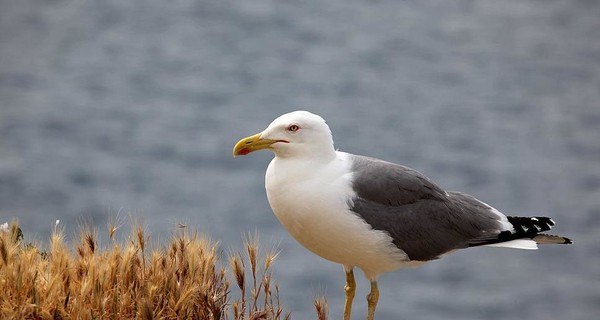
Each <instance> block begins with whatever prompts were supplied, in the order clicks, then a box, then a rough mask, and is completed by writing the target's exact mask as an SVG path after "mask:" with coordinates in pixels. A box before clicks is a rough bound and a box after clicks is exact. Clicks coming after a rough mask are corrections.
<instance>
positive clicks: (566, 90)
mask: <svg viewBox="0 0 600 320" xmlns="http://www.w3.org/2000/svg"><path fill="white" fill-rule="evenodd" d="M295 109H306V110H310V111H313V112H316V113H318V114H320V115H322V116H323V117H324V118H325V119H327V120H328V123H329V125H330V126H331V128H332V131H333V133H334V139H335V141H336V147H337V148H339V149H341V150H344V151H348V152H352V153H358V154H365V155H370V156H375V157H379V158H383V159H386V160H389V161H392V162H397V163H402V164H405V165H408V166H411V167H413V168H415V169H417V170H419V171H421V172H423V173H425V174H426V175H427V176H429V177H430V178H431V179H433V180H434V181H436V182H438V184H439V185H441V186H442V187H444V188H446V189H449V190H461V191H465V192H468V193H471V194H474V195H475V196H477V197H478V198H480V199H481V200H483V201H485V202H487V203H490V204H492V205H494V206H496V207H497V208H498V209H499V210H501V211H503V212H505V213H509V214H521V215H547V216H550V217H553V218H554V220H555V221H556V222H557V225H556V227H555V229H554V231H555V232H556V233H559V234H563V235H567V236H569V237H572V238H573V239H574V240H575V245H572V246H546V247H542V248H541V249H540V250H538V251H535V252H531V251H517V250H508V249H505V250H501V249H471V250H465V251H460V252H458V253H456V254H453V255H449V256H447V257H444V258H443V259H441V260H438V261H434V262H431V263H429V264H427V265H425V266H424V267H421V268H419V269H414V270H400V271H398V272H394V273H389V274H386V275H383V276H382V277H381V279H380V291H381V299H380V303H379V307H378V318H379V319H397V318H400V317H402V318H403V319H484V318H485V319H591V318H595V317H597V315H598V314H600V267H599V266H600V240H599V239H598V236H599V232H598V231H599V227H600V2H598V1H558V0H556V1H550V0H544V1H542V0H538V1H535V0H518V1H517V0H515V1H493V0H487V1H485V0H482V1H467V0H460V1H442V0H438V1H417V0H411V1H397V0H393V1H392V0H389V1H386V0H381V1H365V0H361V1H359V0H330V1H283V0H264V1H263V0H256V1H233V0H219V1H201V0H198V1H193V0H179V1H164V0H130V1H122V0H112V1H109V0H107V1H98V0H95V1H94V0H71V1H67V0H52V1H50V0H46V1H34V0H12V1H11V0H2V1H0V222H3V221H7V220H10V219H12V218H14V217H17V218H18V219H19V220H20V222H21V224H22V226H23V229H24V231H25V233H26V235H28V237H30V238H32V239H37V240H39V241H46V240H47V238H48V235H49V233H50V230H51V229H52V226H53V225H54V221H55V220H56V219H60V220H61V224H62V225H63V226H65V228H67V230H68V231H72V233H75V231H74V230H76V229H77V227H78V225H79V224H81V223H92V224H93V225H95V226H96V227H97V228H98V229H99V230H100V233H103V231H104V230H105V226H106V223H107V221H108V217H109V216H111V215H112V216H114V215H115V214H117V213H120V214H121V215H124V216H127V214H128V213H133V215H134V216H136V217H138V218H141V219H143V222H144V223H145V225H147V229H148V231H149V232H150V233H151V234H152V236H153V238H154V237H157V238H162V239H166V238H167V237H168V235H169V234H170V233H171V232H173V230H175V229H176V225H177V223H185V224H186V225H188V226H189V227H190V228H194V229H198V230H200V231H202V232H205V233H207V234H208V235H210V237H211V238H213V239H214V240H218V241H219V242H221V245H222V248H223V250H224V252H227V251H229V250H230V249H231V248H239V247H240V245H241V235H242V234H243V233H247V232H253V231H255V230H256V231H258V232H259V233H260V235H261V240H262V241H261V242H262V243H263V244H265V246H268V245H269V244H272V243H278V244H279V249H280V250H281V254H280V256H279V260H278V262H277V263H276V264H275V269H274V273H275V278H276V279H277V280H278V282H279V284H280V286H281V291H282V297H281V299H282V303H283V304H284V305H285V306H286V307H287V309H288V310H289V311H292V314H293V317H294V318H295V319H309V318H314V312H313V308H312V299H313V297H314V296H315V295H317V294H324V295H325V296H326V297H327V299H328V301H329V304H330V308H331V311H330V315H331V317H332V319H337V318H340V316H341V312H342V303H343V291H342V286H343V282H344V274H343V272H342V269H341V267H339V266H337V265H335V264H332V263H330V262H327V261H325V260H322V259H320V258H318V257H316V256H314V255H312V254H311V253H309V252H307V251H306V250H304V249H303V248H302V247H301V246H299V245H298V244H297V243H296V242H295V241H294V240H293V239H292V238H291V237H290V236H289V235H287V234H286V233H285V231H284V230H283V228H282V227H281V226H279V225H278V222H277V221H276V219H275V218H274V216H273V215H272V213H271V211H270V208H269V206H268V203H267V200H266V197H265V194H264V188H263V175H264V170H265V168H266V165H267V163H268V161H269V160H270V158H271V157H272V155H271V154H269V153H268V152H263V153H256V154H252V155H249V156H247V157H242V158H237V159H233V158H232V157H231V148H232V146H233V144H234V143H235V142H236V141H237V140H238V139H239V138H241V137H243V136H246V135H249V134H253V133H255V132H258V131H260V130H261V129H263V128H264V127H265V126H266V125H267V124H268V123H269V122H270V121H271V120H272V119H273V118H275V117H276V116H278V115H280V114H282V113H284V112H287V111H291V110H295ZM358 286H359V291H358V294H357V299H356V300H355V308H354V310H355V311H354V312H355V313H354V316H355V317H354V318H355V319H361V318H362V317H363V316H364V314H365V312H366V302H365V301H364V299H363V298H362V297H363V296H364V294H366V293H367V290H368V283H367V282H366V281H364V279H361V280H360V281H359V282H358Z"/></svg>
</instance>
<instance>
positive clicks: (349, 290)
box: [344, 268, 356, 320]
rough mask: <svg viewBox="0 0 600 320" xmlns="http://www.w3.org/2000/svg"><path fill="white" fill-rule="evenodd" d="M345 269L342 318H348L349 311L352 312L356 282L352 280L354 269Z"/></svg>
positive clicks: (346, 319) (347, 319)
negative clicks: (344, 299)
mask: <svg viewBox="0 0 600 320" xmlns="http://www.w3.org/2000/svg"><path fill="white" fill-rule="evenodd" d="M345 269H346V285H345V286H344V291H345V292H346V303H344V320H350V313H351V312H352V300H353V299H354V293H356V282H355V281H354V271H353V270H352V268H345ZM348 270H349V271H348Z"/></svg>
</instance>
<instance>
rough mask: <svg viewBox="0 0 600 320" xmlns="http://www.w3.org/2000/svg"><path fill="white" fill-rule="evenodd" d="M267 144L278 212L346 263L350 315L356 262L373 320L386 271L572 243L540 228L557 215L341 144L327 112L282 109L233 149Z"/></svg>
mask: <svg viewBox="0 0 600 320" xmlns="http://www.w3.org/2000/svg"><path fill="white" fill-rule="evenodd" d="M263 149H266V150H271V151H272V152H273V153H274V154H275V157H274V158H273V160H272V161H271V162H270V164H269V166H268V168H267V171H266V174H265V188H266V192H267V198H268V201H269V204H270V206H271V209H272V210H273V213H274V214H275V216H276V217H277V219H278V220H279V221H280V222H281V224H282V225H283V226H284V227H285V229H286V230H287V231H288V232H289V233H290V234H291V235H292V236H293V237H294V238H295V239H296V240H297V241H298V242H299V243H300V244H301V245H302V246H304V247H305V248H307V249H308V250H310V251H312V252H313V253H315V254H317V255H318V256H320V257H322V258H324V259H327V260H329V261H333V262H336V263H339V264H341V265H342V266H343V268H344V271H345V273H346V285H345V287H344V291H345V303H344V315H343V319H344V320H349V319H350V315H351V310H352V301H353V299H354V295H355V291H356V283H355V280H354V271H353V270H354V268H359V269H361V270H362V271H363V273H364V274H365V276H366V277H367V279H368V280H369V281H370V282H371V290H370V292H369V294H368V295H367V304H368V311H367V319H368V320H373V319H374V317H375V309H376V306H377V301H378V299H379V289H378V287H377V279H378V277H379V276H380V275H381V274H382V273H384V272H389V271H393V270H397V269H400V268H406V267H416V266H420V265H422V264H424V263H425V262H427V261H431V260H435V259H438V258H440V257H442V256H443V255H445V254H447V253H450V252H453V251H455V250H457V249H465V248H470V247H478V246H489V247H506V248H517V249H529V250H533V249H537V244H542V243H544V244H546V243H548V244H570V243H572V241H571V240H570V239H568V238H565V237H560V236H554V235H548V234H544V233H542V232H545V231H548V230H550V228H551V227H552V226H553V225H554V222H553V221H552V219H550V218H547V217H512V216H506V215H504V214H503V213H501V212H500V211H498V210H496V209H495V208H493V207H491V206H489V205H487V204H486V203H484V202H482V201H479V200H477V199H476V198H474V197H473V196H471V195H468V194H465V193H461V192H450V191H444V190H443V189H442V188H440V187H438V186H437V185H436V184H435V183H433V182H432V181H431V180H430V179H428V178H427V177H425V176H424V175H423V174H421V173H419V172H418V171H416V170H413V169H410V168H408V167H405V166H402V165H398V164H394V163H390V162H386V161H383V160H379V159H376V158H370V157H365V156H360V155H354V154H350V153H346V152H341V151H336V149H335V148H334V145H333V138H332V134H331V130H330V129H329V126H328V125H327V124H326V123H325V120H324V119H323V118H321V117H320V116H318V115H315V114H313V113H310V112H307V111H294V112H290V113H287V114H284V115H282V116H280V117H278V118H277V119H275V120H274V121H273V122H271V124H270V125H269V126H268V127H267V128H266V129H265V130H263V131H262V132H260V133H258V134H255V135H252V136H249V137H247V138H243V139H241V140H240V141H239V142H237V143H236V144H235V146H234V148H233V155H234V156H241V155H247V154H249V153H251V152H254V151H257V150H263Z"/></svg>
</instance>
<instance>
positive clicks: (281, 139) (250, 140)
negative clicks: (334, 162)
mask: <svg viewBox="0 0 600 320" xmlns="http://www.w3.org/2000/svg"><path fill="white" fill-rule="evenodd" d="M261 149H269V150H271V151H273V152H274V153H275V156H276V157H280V158H288V157H295V158H301V157H302V158H306V157H308V158H312V159H330V158H332V157H334V156H335V149H334V147H333V138H332V136H331V130H329V126H328V125H327V124H326V123H325V120H323V118H321V117H320V116H318V115H316V114H313V113H310V112H308V111H294V112H290V113H286V114H284V115H282V116H280V117H279V118H277V119H275V120H273V122H271V124H270V125H269V126H268V127H267V128H266V129H265V130H263V131H262V132H261V133H257V134H255V135H253V136H250V137H247V138H244V139H241V140H240V141H239V142H238V143H236V145H235V147H234V148H233V155H234V156H239V155H247V154H249V153H250V152H253V151H257V150H261Z"/></svg>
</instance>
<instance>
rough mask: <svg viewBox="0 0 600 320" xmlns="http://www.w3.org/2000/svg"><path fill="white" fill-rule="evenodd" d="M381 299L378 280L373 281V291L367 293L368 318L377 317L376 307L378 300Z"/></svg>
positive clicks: (369, 319)
mask: <svg viewBox="0 0 600 320" xmlns="http://www.w3.org/2000/svg"><path fill="white" fill-rule="evenodd" d="M378 300H379V289H378V288H377V281H371V292H369V294H368V295H367V303H368V306H369V311H368V313H367V320H373V319H375V308H376V307H377V301H378Z"/></svg>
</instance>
